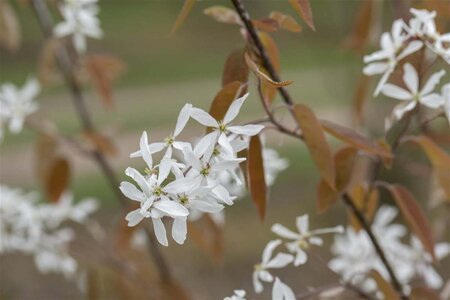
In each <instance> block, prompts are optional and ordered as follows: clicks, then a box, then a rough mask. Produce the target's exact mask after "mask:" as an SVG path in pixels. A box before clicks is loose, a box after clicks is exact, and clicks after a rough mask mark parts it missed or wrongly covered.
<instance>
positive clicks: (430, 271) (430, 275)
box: [423, 265, 443, 289]
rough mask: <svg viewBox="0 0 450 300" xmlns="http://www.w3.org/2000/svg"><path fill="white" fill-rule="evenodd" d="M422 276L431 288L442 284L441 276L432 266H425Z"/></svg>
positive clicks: (436, 287)
mask: <svg viewBox="0 0 450 300" xmlns="http://www.w3.org/2000/svg"><path fill="white" fill-rule="evenodd" d="M423 277H424V279H425V282H426V283H427V285H428V286H429V287H431V288H432V289H439V288H441V287H442V285H443V281H442V277H441V275H439V273H438V272H436V270H435V269H434V268H433V266H431V265H430V266H426V267H425V269H424V272H423Z"/></svg>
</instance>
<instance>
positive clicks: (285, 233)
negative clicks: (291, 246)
mask: <svg viewBox="0 0 450 300" xmlns="http://www.w3.org/2000/svg"><path fill="white" fill-rule="evenodd" d="M272 232H273V233H275V234H277V235H279V236H280V237H282V238H285V239H291V240H295V239H298V238H299V237H300V235H299V234H298V233H295V232H293V231H291V230H289V229H288V228H286V227H284V226H283V225H281V224H278V223H277V224H273V225H272Z"/></svg>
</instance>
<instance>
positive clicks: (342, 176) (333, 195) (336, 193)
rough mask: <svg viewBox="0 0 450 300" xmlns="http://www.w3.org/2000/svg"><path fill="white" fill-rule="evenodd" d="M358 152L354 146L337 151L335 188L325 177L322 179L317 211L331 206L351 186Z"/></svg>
mask: <svg viewBox="0 0 450 300" xmlns="http://www.w3.org/2000/svg"><path fill="white" fill-rule="evenodd" d="M356 154H357V150H356V149H355V148H353V147H344V148H342V149H340V150H338V151H337V152H336V153H335V155H334V157H333V162H334V166H335V172H336V175H335V177H336V179H335V185H334V186H335V189H333V188H331V186H330V185H329V184H327V182H326V181H325V179H324V178H322V179H321V180H320V182H319V185H318V187H317V211H318V212H319V213H322V212H325V211H326V210H327V209H328V208H330V207H331V206H332V205H333V204H334V203H336V201H337V200H338V199H339V198H340V197H341V195H342V194H343V193H344V192H346V191H347V189H348V188H349V185H350V184H351V181H352V175H353V165H354V161H355V157H356Z"/></svg>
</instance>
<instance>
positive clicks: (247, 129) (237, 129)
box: [228, 124, 264, 136]
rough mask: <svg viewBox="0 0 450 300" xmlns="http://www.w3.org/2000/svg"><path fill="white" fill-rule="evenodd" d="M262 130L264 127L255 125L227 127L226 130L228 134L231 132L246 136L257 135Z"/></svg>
mask: <svg viewBox="0 0 450 300" xmlns="http://www.w3.org/2000/svg"><path fill="white" fill-rule="evenodd" d="M263 129H264V125H255V124H248V125H243V126H230V127H228V130H229V131H230V132H233V133H236V134H242V135H248V136H254V135H257V134H258V133H260V132H261V130H263Z"/></svg>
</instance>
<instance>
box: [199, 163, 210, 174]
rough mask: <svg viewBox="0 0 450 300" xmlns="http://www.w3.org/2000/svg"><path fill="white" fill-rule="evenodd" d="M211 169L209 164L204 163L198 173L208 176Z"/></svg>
mask: <svg viewBox="0 0 450 300" xmlns="http://www.w3.org/2000/svg"><path fill="white" fill-rule="evenodd" d="M210 169H211V166H210V165H209V164H206V165H205V166H204V167H203V168H202V169H201V170H200V174H201V175H202V176H208V175H209V171H210Z"/></svg>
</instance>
